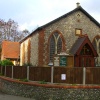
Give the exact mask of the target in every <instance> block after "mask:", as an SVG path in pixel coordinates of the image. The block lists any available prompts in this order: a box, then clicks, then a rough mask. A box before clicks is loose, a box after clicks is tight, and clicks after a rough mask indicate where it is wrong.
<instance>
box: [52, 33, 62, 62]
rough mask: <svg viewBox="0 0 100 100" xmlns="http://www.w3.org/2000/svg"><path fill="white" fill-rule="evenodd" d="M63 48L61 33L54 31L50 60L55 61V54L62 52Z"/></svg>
mask: <svg viewBox="0 0 100 100" xmlns="http://www.w3.org/2000/svg"><path fill="white" fill-rule="evenodd" d="M61 50H62V39H61V37H60V34H58V33H54V34H53V35H52V36H51V38H50V61H53V56H54V54H58V53H60V52H61Z"/></svg>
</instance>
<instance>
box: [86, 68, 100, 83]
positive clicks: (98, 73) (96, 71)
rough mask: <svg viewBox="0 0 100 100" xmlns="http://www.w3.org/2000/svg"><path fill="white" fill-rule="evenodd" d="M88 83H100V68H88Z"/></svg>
mask: <svg viewBox="0 0 100 100" xmlns="http://www.w3.org/2000/svg"><path fill="white" fill-rule="evenodd" d="M86 84H100V68H99V67H95V68H90V67H88V68H86Z"/></svg>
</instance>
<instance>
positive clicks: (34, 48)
mask: <svg viewBox="0 0 100 100" xmlns="http://www.w3.org/2000/svg"><path fill="white" fill-rule="evenodd" d="M38 42H39V34H38V33H36V34H34V35H33V36H32V37H31V58H30V62H31V64H32V65H33V66H37V65H38V53H39V50H38V46H39V45H38Z"/></svg>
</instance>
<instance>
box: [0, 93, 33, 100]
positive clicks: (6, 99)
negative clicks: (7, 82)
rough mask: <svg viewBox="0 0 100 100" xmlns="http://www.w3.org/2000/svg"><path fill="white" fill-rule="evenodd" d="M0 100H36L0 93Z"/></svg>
mask: <svg viewBox="0 0 100 100" xmlns="http://www.w3.org/2000/svg"><path fill="white" fill-rule="evenodd" d="M0 100H34V99H30V98H25V97H20V96H13V95H7V94H4V93H2V92H0Z"/></svg>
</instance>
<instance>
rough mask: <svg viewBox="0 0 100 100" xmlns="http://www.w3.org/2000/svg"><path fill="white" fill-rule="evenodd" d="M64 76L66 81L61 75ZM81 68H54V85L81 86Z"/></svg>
mask: <svg viewBox="0 0 100 100" xmlns="http://www.w3.org/2000/svg"><path fill="white" fill-rule="evenodd" d="M62 74H65V75H66V80H62V79H61V75H62ZM82 81H83V68H66V67H54V83H67V84H82Z"/></svg>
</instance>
